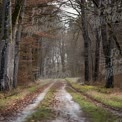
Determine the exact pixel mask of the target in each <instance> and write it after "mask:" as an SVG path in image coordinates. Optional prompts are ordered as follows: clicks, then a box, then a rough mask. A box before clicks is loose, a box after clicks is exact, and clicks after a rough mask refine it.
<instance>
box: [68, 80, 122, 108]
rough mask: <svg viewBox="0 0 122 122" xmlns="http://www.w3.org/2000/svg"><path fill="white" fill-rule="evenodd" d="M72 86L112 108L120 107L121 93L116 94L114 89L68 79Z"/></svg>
mask: <svg viewBox="0 0 122 122" xmlns="http://www.w3.org/2000/svg"><path fill="white" fill-rule="evenodd" d="M68 82H69V83H70V84H71V86H72V87H74V88H75V89H77V90H79V91H80V92H82V93H85V94H88V95H89V96H91V97H92V98H94V99H96V100H98V101H100V102H102V103H104V104H106V105H108V106H111V107H114V108H119V109H122V95H121V93H118V95H116V91H114V90H113V89H106V88H103V87H99V86H91V85H80V84H78V83H74V82H71V81H68Z"/></svg>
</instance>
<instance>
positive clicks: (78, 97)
mask: <svg viewBox="0 0 122 122" xmlns="http://www.w3.org/2000/svg"><path fill="white" fill-rule="evenodd" d="M75 80H76V79H72V80H71V79H66V80H64V79H57V80H56V79H55V80H43V81H39V82H38V83H37V84H36V85H35V86H30V87H29V88H26V89H24V90H22V91H21V90H20V91H21V92H20V91H19V93H17V94H16V95H15V94H13V95H7V96H6V97H5V95H3V96H2V94H0V95H1V98H0V108H1V109H0V119H1V120H0V122H122V119H121V118H122V94H121V93H122V92H121V91H120V90H118V89H109V90H108V89H105V88H102V87H98V86H87V85H83V84H82V85H81V84H80V83H77V82H75ZM1 100H2V101H3V102H1ZM8 103H9V104H8Z"/></svg>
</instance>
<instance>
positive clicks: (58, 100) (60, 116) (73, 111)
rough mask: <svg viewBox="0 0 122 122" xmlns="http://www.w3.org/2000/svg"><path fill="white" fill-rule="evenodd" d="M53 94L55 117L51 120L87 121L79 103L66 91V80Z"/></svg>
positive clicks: (67, 121)
mask: <svg viewBox="0 0 122 122" xmlns="http://www.w3.org/2000/svg"><path fill="white" fill-rule="evenodd" d="M62 82H63V85H62V86H61V87H60V89H58V90H57V91H56V92H55V94H54V103H55V104H54V106H53V109H54V111H56V119H55V120H52V121H51V122H87V119H86V118H85V117H84V115H83V112H82V110H81V109H80V106H79V104H77V103H76V102H74V101H73V100H72V96H71V95H70V94H69V93H68V92H67V91H66V89H65V88H66V81H65V80H64V81H62Z"/></svg>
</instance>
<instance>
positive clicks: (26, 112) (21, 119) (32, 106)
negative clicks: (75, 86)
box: [9, 83, 54, 122]
mask: <svg viewBox="0 0 122 122" xmlns="http://www.w3.org/2000/svg"><path fill="white" fill-rule="evenodd" d="M53 84H54V83H52V84H51V85H50V86H49V87H48V88H46V89H45V90H44V91H43V93H40V95H39V96H38V97H37V98H36V99H35V100H34V101H33V103H32V104H30V105H28V106H27V107H26V108H25V109H24V110H23V111H22V112H21V113H18V114H17V117H16V119H15V118H14V120H12V119H11V120H9V122H24V121H25V119H26V117H28V116H29V115H31V114H32V113H33V112H34V111H35V108H36V107H37V106H38V105H39V103H40V102H41V101H42V100H43V99H44V97H45V95H46V94H47V92H48V90H49V89H50V88H51V87H52V85H53Z"/></svg>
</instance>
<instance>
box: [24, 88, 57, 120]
mask: <svg viewBox="0 0 122 122" xmlns="http://www.w3.org/2000/svg"><path fill="white" fill-rule="evenodd" d="M53 95H54V90H50V91H49V92H48V93H47V95H46V97H45V98H44V100H43V101H42V102H41V103H40V105H39V106H38V107H37V108H36V111H35V112H34V113H33V114H32V115H31V116H29V117H28V118H27V120H26V122H37V121H39V122H41V121H42V122H44V121H45V120H51V119H53V118H55V113H54V112H53V111H52V109H51V107H50V104H51V102H52V99H53Z"/></svg>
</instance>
